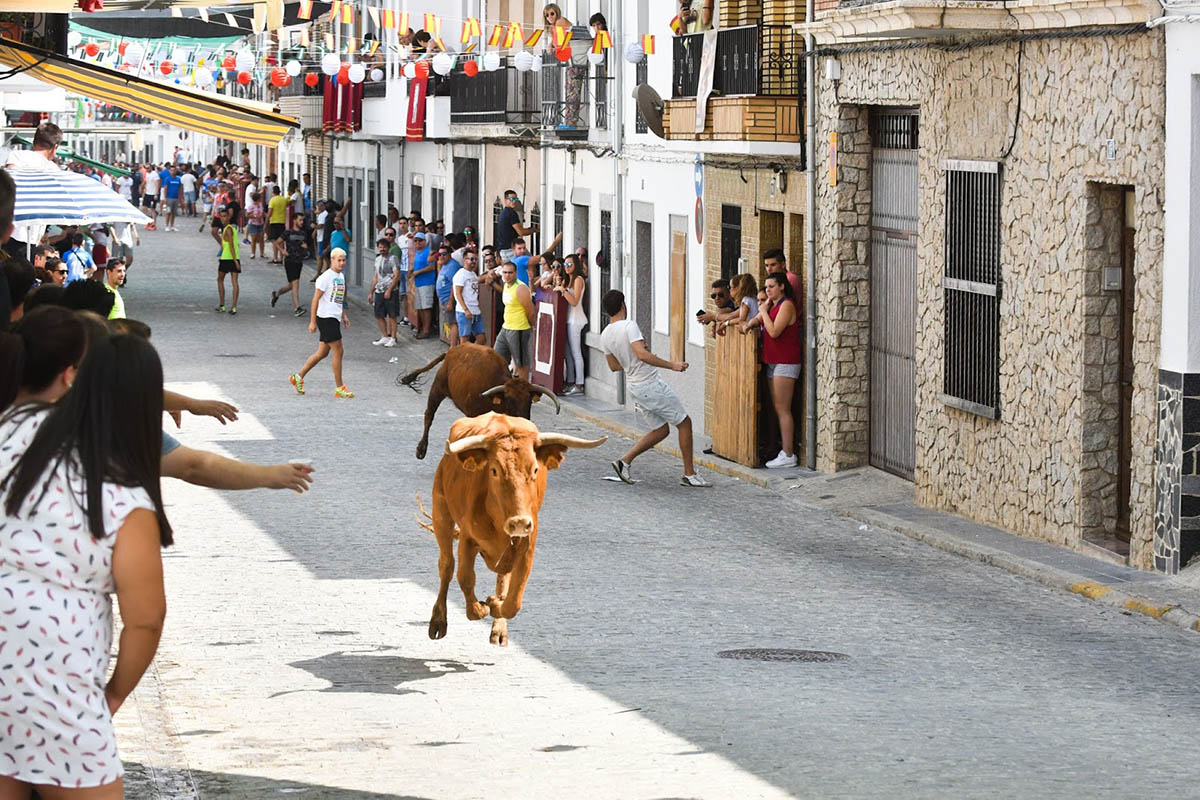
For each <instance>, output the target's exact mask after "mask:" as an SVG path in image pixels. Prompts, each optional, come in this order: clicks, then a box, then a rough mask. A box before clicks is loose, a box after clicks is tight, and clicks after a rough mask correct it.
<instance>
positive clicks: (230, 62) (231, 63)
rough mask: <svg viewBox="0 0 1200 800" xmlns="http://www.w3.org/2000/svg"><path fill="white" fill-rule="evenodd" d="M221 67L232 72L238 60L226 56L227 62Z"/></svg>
mask: <svg viewBox="0 0 1200 800" xmlns="http://www.w3.org/2000/svg"><path fill="white" fill-rule="evenodd" d="M221 66H222V67H224V68H225V69H227V70H231V69H233V68H234V67H236V66H237V59H236V58H234V57H233V56H232V55H228V56H225V60H224V61H222V62H221Z"/></svg>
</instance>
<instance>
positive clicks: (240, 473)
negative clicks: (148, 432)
mask: <svg viewBox="0 0 1200 800" xmlns="http://www.w3.org/2000/svg"><path fill="white" fill-rule="evenodd" d="M312 472H313V470H312V467H309V466H306V465H303V464H272V465H270V466H262V465H259V464H249V463H247V462H245V461H238V460H236V459H233V458H226V457H225V456H219V455H217V454H216V453H210V452H208V451H206V450H194V449H192V448H191V447H184V446H182V445H181V446H179V447H177V448H175V449H174V450H172V451H171V452H170V453H167V454H166V455H165V456H163V457H162V474H163V477H166V478H178V479H180V480H183V481H187V482H188V483H194V484H196V485H197V486H207V487H209V488H210V489H291V490H292V491H294V492H297V493H301V492H304V491H306V490H307V489H308V487H309V484H311V483H312V480H313V479H312Z"/></svg>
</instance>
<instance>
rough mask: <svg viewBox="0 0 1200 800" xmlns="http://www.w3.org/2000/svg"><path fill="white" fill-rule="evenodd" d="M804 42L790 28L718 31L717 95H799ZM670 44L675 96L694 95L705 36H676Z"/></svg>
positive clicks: (758, 26)
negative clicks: (671, 47) (672, 55)
mask: <svg viewBox="0 0 1200 800" xmlns="http://www.w3.org/2000/svg"><path fill="white" fill-rule="evenodd" d="M802 43H803V37H802V36H801V35H800V33H799V32H798V31H795V30H793V29H792V28H791V27H790V26H777V25H746V26H742V27H737V28H722V29H720V30H718V31H717V49H716V54H715V56H716V58H715V61H714V64H713V89H712V93H713V95H714V96H726V97H727V96H730V95H759V96H769V97H787V96H793V95H798V94H799V93H800V89H801V86H800V63H799V54H800V53H801V52H803V50H804V48H803V46H802ZM672 44H673V48H674V63H673V69H672V76H671V96H672V97H673V98H686V97H695V96H696V91H697V88H698V87H699V84H700V68H701V64H702V62H703V51H704V34H702V33H692V34H688V35H687V36H676V37H675V38H674V39H673V40H672Z"/></svg>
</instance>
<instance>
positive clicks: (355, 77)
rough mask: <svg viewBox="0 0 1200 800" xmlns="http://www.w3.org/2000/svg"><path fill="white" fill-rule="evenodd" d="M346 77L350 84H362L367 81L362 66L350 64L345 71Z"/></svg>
mask: <svg viewBox="0 0 1200 800" xmlns="http://www.w3.org/2000/svg"><path fill="white" fill-rule="evenodd" d="M346 77H347V78H349V79H350V82H351V83H362V82H363V81H364V80H366V79H367V68H366V67H364V66H363V65H362V64H351V65H350V66H349V68H347V70H346Z"/></svg>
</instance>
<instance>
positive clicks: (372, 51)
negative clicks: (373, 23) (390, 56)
mask: <svg viewBox="0 0 1200 800" xmlns="http://www.w3.org/2000/svg"><path fill="white" fill-rule="evenodd" d="M378 49H379V40H378V39H372V40H371V46H370V47H368V48H367V55H369V56H373V55H375V51H376V50H378Z"/></svg>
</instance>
